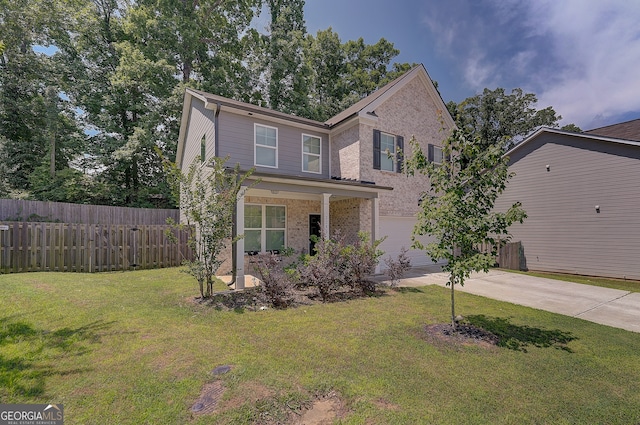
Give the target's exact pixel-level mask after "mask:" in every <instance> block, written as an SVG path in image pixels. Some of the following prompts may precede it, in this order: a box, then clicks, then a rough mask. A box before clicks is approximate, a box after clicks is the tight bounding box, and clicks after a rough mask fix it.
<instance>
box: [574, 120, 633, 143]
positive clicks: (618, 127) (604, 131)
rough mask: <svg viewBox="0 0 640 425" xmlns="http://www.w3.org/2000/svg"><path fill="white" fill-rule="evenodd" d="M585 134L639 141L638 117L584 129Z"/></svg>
mask: <svg viewBox="0 0 640 425" xmlns="http://www.w3.org/2000/svg"><path fill="white" fill-rule="evenodd" d="M585 133H587V134H595V135H598V136H606V137H614V138H616V139H626V140H635V141H640V118H637V119H635V120H631V121H625V122H621V123H618V124H612V125H607V126H604V127H599V128H594V129H593V130H588V131H585Z"/></svg>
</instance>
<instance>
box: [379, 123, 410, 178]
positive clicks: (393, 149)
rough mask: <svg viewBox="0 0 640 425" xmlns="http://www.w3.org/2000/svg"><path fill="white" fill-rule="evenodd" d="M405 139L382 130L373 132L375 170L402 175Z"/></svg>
mask: <svg viewBox="0 0 640 425" xmlns="http://www.w3.org/2000/svg"><path fill="white" fill-rule="evenodd" d="M403 150H404V138H403V137H402V136H394V135H392V134H388V133H382V132H381V131H380V130H373V168H374V169H376V170H384V171H391V172H396V173H400V172H402V159H403V158H402V151H403Z"/></svg>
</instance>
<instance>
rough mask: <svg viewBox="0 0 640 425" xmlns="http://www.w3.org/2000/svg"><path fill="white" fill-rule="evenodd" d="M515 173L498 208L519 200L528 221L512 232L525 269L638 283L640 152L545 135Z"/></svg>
mask: <svg viewBox="0 0 640 425" xmlns="http://www.w3.org/2000/svg"><path fill="white" fill-rule="evenodd" d="M547 165H549V171H547ZM510 170H511V171H513V172H515V173H516V176H515V177H514V178H512V179H511V180H510V182H509V185H508V187H507V190H506V191H505V192H504V194H503V196H502V197H501V198H499V200H498V203H497V207H498V208H499V209H502V210H504V209H506V208H507V207H508V206H509V205H511V204H512V203H513V202H516V201H521V202H522V204H523V208H524V209H525V210H526V212H527V214H528V218H527V219H526V220H525V222H524V223H523V224H516V225H513V226H512V228H511V233H512V234H513V240H514V241H522V245H523V249H524V255H525V258H526V265H527V268H529V269H531V270H546V271H557V272H567V273H577V274H584V275H595V276H611V277H619V278H630V279H640V261H638V253H640V214H638V211H640V190H639V189H638V182H640V148H637V147H633V146H625V145H621V144H617V143H611V142H601V141H594V140H589V139H586V138H583V137H575V136H568V135H558V134H549V133H542V134H541V135H540V136H538V137H537V138H536V139H533V140H530V141H529V142H527V144H526V145H524V146H523V147H522V148H520V149H518V150H516V151H514V152H513V153H512V155H511V165H510ZM596 205H598V206H599V207H600V212H598V211H596Z"/></svg>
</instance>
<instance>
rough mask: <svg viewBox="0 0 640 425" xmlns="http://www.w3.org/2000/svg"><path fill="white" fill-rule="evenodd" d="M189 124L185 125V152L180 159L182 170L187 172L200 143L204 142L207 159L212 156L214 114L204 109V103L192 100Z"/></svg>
mask: <svg viewBox="0 0 640 425" xmlns="http://www.w3.org/2000/svg"><path fill="white" fill-rule="evenodd" d="M191 105H192V107H191V112H190V114H189V123H188V125H187V134H186V143H185V144H184V146H185V150H184V153H183V157H182V170H183V171H187V170H188V169H189V166H190V165H191V163H192V162H193V161H194V160H195V159H196V157H197V156H198V155H200V151H201V149H200V141H201V140H202V137H203V136H204V137H205V140H206V155H207V157H208V158H210V157H212V156H213V155H214V139H215V129H214V125H213V115H214V112H213V111H211V110H209V109H205V107H204V102H202V101H201V100H199V99H196V98H194V99H193V102H192V104H191Z"/></svg>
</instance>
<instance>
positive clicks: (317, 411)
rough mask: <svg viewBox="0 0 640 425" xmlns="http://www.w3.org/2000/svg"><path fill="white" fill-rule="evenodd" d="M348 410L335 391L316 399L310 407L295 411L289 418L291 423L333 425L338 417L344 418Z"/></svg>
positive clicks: (296, 424)
mask: <svg viewBox="0 0 640 425" xmlns="http://www.w3.org/2000/svg"><path fill="white" fill-rule="evenodd" d="M347 413H348V411H347V409H346V408H345V406H344V403H343V402H342V399H341V398H340V397H339V396H338V394H336V393H335V392H331V393H329V394H327V395H326V396H324V397H320V398H317V399H315V400H314V401H313V402H312V403H311V406H310V407H309V408H307V409H306V410H303V411H302V412H294V413H292V414H291V415H290V416H289V418H290V421H289V422H288V424H290V425H331V424H332V423H334V422H335V421H336V420H337V419H341V418H344V417H345V416H346V415H347Z"/></svg>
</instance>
